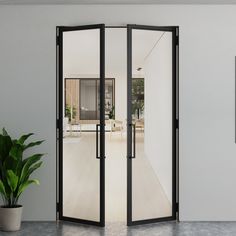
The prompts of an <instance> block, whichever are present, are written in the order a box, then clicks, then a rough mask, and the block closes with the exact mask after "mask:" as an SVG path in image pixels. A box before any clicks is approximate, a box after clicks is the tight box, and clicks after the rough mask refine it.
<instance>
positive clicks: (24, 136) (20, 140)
mask: <svg viewBox="0 0 236 236" xmlns="http://www.w3.org/2000/svg"><path fill="white" fill-rule="evenodd" d="M32 135H34V133H29V134H24V135H22V136H21V137H20V138H19V140H18V142H19V143H20V144H24V142H25V140H26V139H28V138H29V137H30V136H32Z"/></svg>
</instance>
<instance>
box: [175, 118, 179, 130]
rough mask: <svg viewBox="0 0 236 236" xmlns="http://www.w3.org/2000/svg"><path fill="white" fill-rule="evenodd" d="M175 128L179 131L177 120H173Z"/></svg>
mask: <svg viewBox="0 0 236 236" xmlns="http://www.w3.org/2000/svg"><path fill="white" fill-rule="evenodd" d="M175 128H176V129H179V120H178V119H176V120H175Z"/></svg>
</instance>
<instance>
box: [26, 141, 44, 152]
mask: <svg viewBox="0 0 236 236" xmlns="http://www.w3.org/2000/svg"><path fill="white" fill-rule="evenodd" d="M43 142H44V140H41V141H36V142H32V143H29V144H27V145H25V146H24V150H26V149H27V148H30V147H34V146H37V145H40V144H41V143H43Z"/></svg>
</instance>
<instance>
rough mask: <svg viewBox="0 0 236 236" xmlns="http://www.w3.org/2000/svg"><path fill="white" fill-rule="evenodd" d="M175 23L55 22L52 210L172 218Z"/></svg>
mask: <svg viewBox="0 0 236 236" xmlns="http://www.w3.org/2000/svg"><path fill="white" fill-rule="evenodd" d="M177 41H178V27H152V26H137V25H127V26H126V27H106V26H105V25H90V26H77V27H58V28H57V55H58V109H57V110H58V112H57V119H58V134H57V135H58V156H59V160H58V164H59V167H58V170H59V171H58V181H59V183H58V187H59V188H58V213H59V219H60V220H68V221H75V222H79V223H85V224H93V225H97V226H104V225H105V222H121V223H127V224H128V225H136V224H143V223H152V222H158V221H163V220H174V219H176V206H177V205H176V203H177V200H178V197H177V195H178V193H177V182H178V178H176V176H177V174H178V165H177V163H178V159H177V158H178V155H177V154H178V152H177V151H176V150H177V146H178V125H177V122H176V121H178V43H177Z"/></svg>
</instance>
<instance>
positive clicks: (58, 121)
mask: <svg viewBox="0 0 236 236" xmlns="http://www.w3.org/2000/svg"><path fill="white" fill-rule="evenodd" d="M56 126H57V129H59V127H60V120H58V119H57V121H56Z"/></svg>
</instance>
